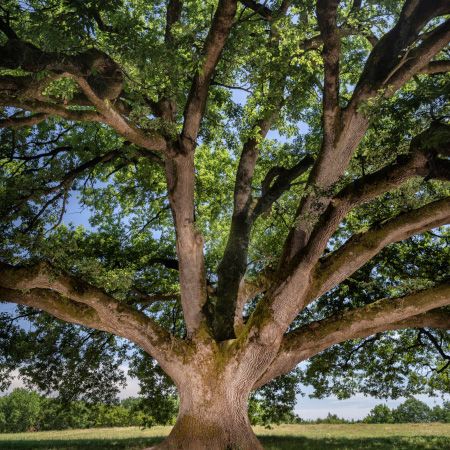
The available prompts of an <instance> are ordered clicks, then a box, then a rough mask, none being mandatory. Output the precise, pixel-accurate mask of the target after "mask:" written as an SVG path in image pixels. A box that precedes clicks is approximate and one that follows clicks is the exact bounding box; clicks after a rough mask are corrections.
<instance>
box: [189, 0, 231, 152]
mask: <svg viewBox="0 0 450 450" xmlns="http://www.w3.org/2000/svg"><path fill="white" fill-rule="evenodd" d="M236 9H237V1H236V0H220V1H219V5H218V6H217V10H216V13H215V15H214V18H213V21H212V24H211V28H210V30H209V33H208V36H207V37H206V41H205V45H204V48H203V52H202V59H201V61H202V63H201V65H200V67H199V68H198V70H197V72H196V74H195V76H194V80H193V82H192V86H191V90H190V92H189V96H188V99H187V103H186V107H185V110H184V123H183V130H182V133H181V139H182V145H183V147H184V149H185V150H187V149H189V150H193V149H194V148H195V142H196V140H197V135H198V132H199V128H200V123H201V120H202V117H203V114H204V111H205V107H206V100H207V98H208V91H209V85H210V82H211V79H212V76H213V74H214V71H215V69H216V66H217V63H218V62H219V59H220V55H221V53H222V50H223V48H224V46H225V43H226V41H227V39H228V36H229V34H230V31H231V27H232V25H233V20H234V16H235V14H236Z"/></svg>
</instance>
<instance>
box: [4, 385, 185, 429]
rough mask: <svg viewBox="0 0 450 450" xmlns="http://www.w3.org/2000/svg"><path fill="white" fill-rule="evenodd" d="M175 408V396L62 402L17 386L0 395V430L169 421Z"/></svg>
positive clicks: (144, 423) (147, 423)
mask: <svg viewBox="0 0 450 450" xmlns="http://www.w3.org/2000/svg"><path fill="white" fill-rule="evenodd" d="M177 410H178V400H177V398H176V397H175V396H173V397H171V396H169V397H166V398H165V399H161V398H158V401H155V402H149V401H148V399H146V398H143V397H142V398H133V397H130V398H127V399H124V400H122V401H120V402H117V403H115V404H106V403H89V402H86V401H82V400H76V401H73V402H62V401H61V400H59V399H57V398H49V397H45V396H42V395H39V394H37V393H36V392H33V391H29V390H27V389H23V388H18V389H14V390H13V391H12V392H11V393H10V394H9V395H5V396H4V397H0V432H3V433H8V432H10V433H17V432H22V431H44V430H65V429H75V428H95V427H126V426H141V427H149V426H152V425H156V424H161V425H168V424H171V423H172V422H173V421H174V419H175V418H176V414H177Z"/></svg>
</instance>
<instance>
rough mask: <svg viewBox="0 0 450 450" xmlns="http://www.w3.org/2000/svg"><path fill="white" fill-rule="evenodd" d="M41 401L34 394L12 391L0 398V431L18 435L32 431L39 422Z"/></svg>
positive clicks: (21, 390)
mask: <svg viewBox="0 0 450 450" xmlns="http://www.w3.org/2000/svg"><path fill="white" fill-rule="evenodd" d="M41 408H42V399H41V397H40V396H39V395H38V394H36V393H35V392H30V391H27V390H26V389H14V391H13V392H12V393H11V394H9V395H8V396H5V397H0V411H1V413H0V430H1V431H2V432H13V433H18V432H21V431H34V430H35V429H36V425H37V424H38V422H39V416H40V413H41Z"/></svg>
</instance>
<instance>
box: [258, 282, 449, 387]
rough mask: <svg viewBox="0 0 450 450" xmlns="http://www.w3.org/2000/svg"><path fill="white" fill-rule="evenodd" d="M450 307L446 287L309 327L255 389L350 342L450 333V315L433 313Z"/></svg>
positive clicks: (290, 338)
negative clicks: (425, 331)
mask: <svg viewBox="0 0 450 450" xmlns="http://www.w3.org/2000/svg"><path fill="white" fill-rule="evenodd" d="M449 304H450V284H448V283H446V284H442V285H439V286H437V287H434V288H431V289H427V290H424V291H419V292H415V293H412V294H408V295H405V296H403V297H399V298H395V299H391V298H387V299H382V300H378V301H376V302H374V303H370V304H369V305H366V306H363V307H361V308H356V309H353V310H350V311H346V312H344V313H338V314H336V315H333V316H330V317H328V318H326V319H324V320H321V321H318V322H312V323H310V324H309V325H305V326H303V327H301V328H299V329H297V330H294V331H292V332H290V333H288V334H287V335H285V337H284V338H283V341H282V344H281V346H280V349H279V352H278V354H277V356H276V357H275V359H274V361H273V362H272V364H271V365H270V367H269V368H268V370H267V371H266V373H264V375H263V376H262V377H261V378H260V379H259V380H258V381H257V382H256V384H255V386H254V388H255V389H256V388H258V387H260V386H262V385H264V384H265V383H267V382H268V381H270V380H271V379H273V378H275V377H277V376H279V375H282V374H284V373H287V372H289V371H291V370H292V369H294V368H295V366H296V365H297V364H299V363H300V362H301V361H305V360H306V359H308V358H311V357H312V356H314V355H316V354H317V353H319V352H321V351H323V350H325V349H327V348H329V347H331V346H332V345H335V344H339V343H340V342H344V341H347V340H349V339H356V338H362V337H366V336H370V335H372V334H375V333H380V332H383V331H388V330H396V329H402V328H416V327H436V328H443V329H450V314H449V312H448V311H446V310H443V311H439V312H438V311H431V310H434V309H436V308H440V307H443V306H447V305H449ZM428 311H430V312H428Z"/></svg>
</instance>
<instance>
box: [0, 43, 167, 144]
mask: <svg viewBox="0 0 450 450" xmlns="http://www.w3.org/2000/svg"><path fill="white" fill-rule="evenodd" d="M0 67H2V68H7V69H22V70H24V71H26V72H30V73H32V74H42V73H45V72H50V75H46V76H45V77H44V78H43V79H39V78H37V77H35V76H22V77H12V76H4V77H0V104H1V105H2V106H12V107H17V108H23V109H25V110H28V111H32V112H38V113H47V114H51V115H57V116H60V117H63V118H65V119H68V120H86V121H92V120H94V121H101V122H105V123H107V124H108V125H110V126H111V127H112V128H114V129H115V130H116V131H117V132H118V133H119V134H120V135H122V136H123V137H125V138H126V139H127V140H130V141H131V142H133V143H134V144H136V145H138V146H140V147H143V148H146V149H149V150H156V151H164V150H166V147H167V143H166V140H165V139H164V138H163V137H161V136H159V135H157V134H155V135H154V136H151V135H147V134H146V133H144V132H143V131H142V130H140V129H139V128H137V127H135V126H134V125H133V124H131V123H130V122H129V121H128V120H127V119H125V118H124V117H123V116H122V114H121V112H120V107H119V108H118V107H116V106H114V104H113V102H116V101H117V97H118V96H119V95H120V93H121V91H122V88H123V75H122V70H121V68H120V67H119V65H118V64H117V63H116V62H115V61H113V60H112V59H111V58H110V57H109V56H108V55H106V54H105V53H103V52H101V51H99V50H96V49H90V50H86V51H84V52H82V53H79V54H72V55H65V54H60V53H52V52H44V51H42V50H40V49H39V48H37V47H36V46H34V45H32V44H30V43H27V42H24V41H21V40H18V39H10V40H8V42H7V43H6V44H5V45H4V46H2V47H0ZM67 76H70V77H71V78H73V79H74V80H75V81H76V82H77V83H78V85H79V86H80V88H81V90H82V91H83V94H84V96H85V102H84V103H86V104H87V106H93V107H95V108H96V109H97V111H98V113H100V114H98V113H97V112H94V111H76V110H73V109H69V108H67V107H66V105H65V104H63V102H61V101H59V103H58V101H57V100H55V99H51V98H46V97H45V96H44V95H43V93H42V91H43V89H44V88H45V87H46V86H47V85H48V84H49V83H50V82H52V81H54V80H56V79H57V78H60V77H67ZM119 104H120V102H119Z"/></svg>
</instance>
